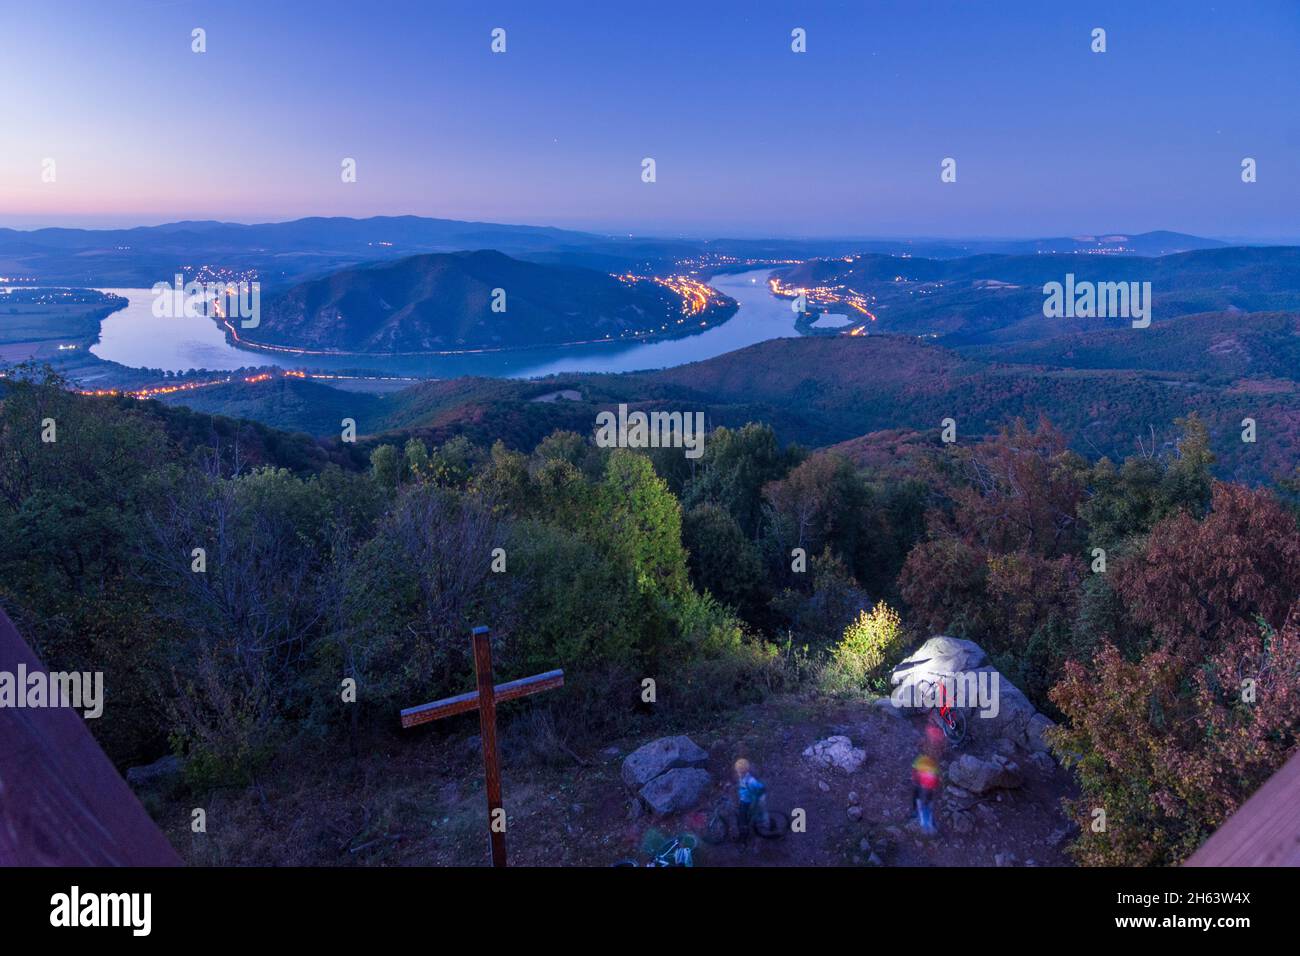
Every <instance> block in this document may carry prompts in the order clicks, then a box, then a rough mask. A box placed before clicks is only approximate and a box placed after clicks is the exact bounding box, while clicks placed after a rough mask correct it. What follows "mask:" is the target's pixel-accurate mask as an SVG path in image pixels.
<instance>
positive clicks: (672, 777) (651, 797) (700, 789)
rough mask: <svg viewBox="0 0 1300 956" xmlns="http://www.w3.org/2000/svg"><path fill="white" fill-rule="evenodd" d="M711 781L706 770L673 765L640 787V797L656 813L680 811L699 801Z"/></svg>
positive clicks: (688, 808)
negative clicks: (670, 768)
mask: <svg viewBox="0 0 1300 956" xmlns="http://www.w3.org/2000/svg"><path fill="white" fill-rule="evenodd" d="M711 782H712V778H711V777H710V776H709V774H708V771H705V770H699V769H697V768H695V767H674V768H673V769H672V770H669V771H666V772H665V773H661V774H660V775H659V776H657V777H655V778H654V779H653V780H651V781H650V782H649V783H647V784H646V785H645V786H644V787H642V788H641V799H642V800H644V801H645V803H646V806H648V807H649V808H650V809H651V810H652V811H654V812H655V813H657V814H665V813H681V812H682V811H683V810H690V809H691V808H692V807H694V806H695V805H696V804H697V803H699V802H700V798H701V797H703V796H704V791H705V790H707V789H708V788H709V784H710V783H711Z"/></svg>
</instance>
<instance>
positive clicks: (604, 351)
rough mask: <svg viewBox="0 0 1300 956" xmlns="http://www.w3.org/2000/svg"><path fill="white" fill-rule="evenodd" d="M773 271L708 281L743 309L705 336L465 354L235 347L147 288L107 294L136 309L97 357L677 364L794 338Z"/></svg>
mask: <svg viewBox="0 0 1300 956" xmlns="http://www.w3.org/2000/svg"><path fill="white" fill-rule="evenodd" d="M770 272H771V270H770V269H759V270H755V271H753V272H741V273H735V274H732V275H720V276H715V277H714V279H713V280H711V282H710V284H711V285H712V286H713V287H714V288H716V289H717V290H718V291H720V292H722V293H724V294H726V295H729V296H731V298H733V299H735V300H736V301H737V302H738V303H739V305H740V308H739V310H738V311H737V312H736V314H735V315H733V316H732V317H731V318H730V319H728V320H727V321H726V322H724V323H722V324H721V325H719V326H715V327H714V328H711V329H708V330H706V331H704V332H701V333H700V334H698V335H691V336H687V337H685V338H679V339H664V340H661V341H654V342H641V343H632V344H623V343H618V344H609V345H604V344H593V345H576V346H557V347H554V348H538V349H517V350H513V351H506V352H487V353H484V352H478V353H473V354H466V355H414V356H413V355H404V356H381V355H366V356H358V355H348V356H329V355H315V354H313V355H305V356H295V355H293V354H286V353H275V352H261V351H253V350H245V349H238V348H235V347H234V346H233V345H231V344H230V343H229V342H227V341H226V338H225V335H224V333H223V331H222V329H220V328H219V327H218V326H217V324H216V323H215V322H213V321H212V320H211V319H208V318H206V317H202V316H198V317H188V318H157V317H155V316H154V315H153V301H154V295H153V292H152V291H151V290H149V289H103V290H101V291H103V292H112V293H114V294H116V295H120V296H123V297H125V298H126V299H127V301H128V303H129V304H128V305H127V307H126V308H124V309H119V310H118V311H117V312H114V313H113V314H112V315H110V316H108V317H107V318H106V319H104V320H103V322H102V324H101V327H100V335H99V341H98V342H97V343H95V345H93V346H92V347H91V349H90V351H91V352H92V353H93V354H94V355H96V356H98V357H99V358H102V359H106V360H108V361H112V362H118V363H121V364H122V365H127V366H130V367H132V368H159V369H163V370H165V371H169V372H185V371H189V370H190V369H209V370H212V371H229V370H231V369H237V368H244V367H249V366H259V365H279V366H283V367H286V368H314V369H322V370H325V371H342V370H361V369H364V370H370V371H374V372H375V373H377V374H384V375H409V376H414V377H420V378H452V377H456V376H460V375H482V376H489V377H494V378H533V377H536V376H542V375H552V374H556V373H560V372H631V371H639V370H644V369H659V368H670V367H672V366H675V365H684V364H686V363H688V362H697V361H700V360H701V359H706V358H712V357H713V356H715V355H721V354H722V353H724V352H732V351H734V350H736V349H739V348H744V347H745V346H747V345H753V344H755V343H757V342H765V341H767V340H768V339H775V338H790V337H795V336H797V335H798V334H799V333H798V332H797V331H796V330H795V327H794V318H795V316H794V313H793V312H792V311H791V309H790V302H789V300H787V299H777V298H775V297H774V296H773V295H772V294H771V293H770V292H769V291H768V288H767V276H768V274H769V273H770Z"/></svg>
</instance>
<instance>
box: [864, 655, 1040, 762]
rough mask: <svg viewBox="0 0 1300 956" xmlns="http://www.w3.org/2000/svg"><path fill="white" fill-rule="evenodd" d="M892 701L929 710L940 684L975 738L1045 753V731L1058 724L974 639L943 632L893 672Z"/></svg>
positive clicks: (912, 708)
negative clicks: (1043, 733)
mask: <svg viewBox="0 0 1300 956" xmlns="http://www.w3.org/2000/svg"><path fill="white" fill-rule="evenodd" d="M889 682H890V684H891V685H893V690H892V691H891V692H890V700H891V702H892V703H893V705H894V707H895V708H896V709H897V710H899V712H915V711H917V710H928V709H930V708H931V707H933V706H934V704H935V696H936V694H937V693H938V687H939V685H940V684H943V685H944V686H945V687H946V688H947V690H948V691H949V692H950V694H951V696H950V697H949V698H948V700H949V703H950V704H951V705H952V706H955V707H960V708H962V709H963V710H965V712H966V732H967V734H968V735H969V736H970V738H971V739H972V740H978V741H985V742H989V743H991V742H993V741H996V740H999V739H1002V738H1005V739H1006V740H1009V741H1011V742H1012V743H1013V744H1015V745H1016V746H1017V747H1021V748H1024V749H1025V750H1028V751H1031V752H1039V753H1041V752H1046V751H1047V749H1048V748H1047V742H1046V740H1044V739H1043V736H1042V732H1043V731H1044V730H1046V729H1047V728H1048V727H1051V726H1053V724H1052V722H1051V721H1050V720H1049V719H1048V718H1047V717H1045V716H1043V715H1042V714H1040V713H1038V711H1037V709H1035V707H1034V705H1033V704H1032V703H1030V702H1029V698H1028V697H1026V696H1025V695H1024V694H1023V693H1022V692H1021V690H1020V688H1018V687H1017V686H1016V685H1015V684H1013V683H1011V681H1009V680H1007V679H1006V677H1004V676H1003V675H1002V674H1001V673H1000V672H999V671H998V670H997V669H996V668H995V667H992V666H991V665H990V664H989V663H988V658H987V655H986V654H985V653H984V649H983V648H981V647H980V646H979V645H978V644H976V643H975V642H974V641H967V640H963V639H962V638H957V637H946V636H943V635H939V636H937V637H932V638H930V639H929V640H928V641H926V642H925V643H924V644H922V645H921V646H920V647H919V648H918V649H917V650H916V652H915V653H913V654H911V655H910V656H909V657H907V658H905V659H904V660H903V661H902V662H901V663H899V665H898V666H897V667H895V668H894V670H893V671H892V672H891V673H890V675H889Z"/></svg>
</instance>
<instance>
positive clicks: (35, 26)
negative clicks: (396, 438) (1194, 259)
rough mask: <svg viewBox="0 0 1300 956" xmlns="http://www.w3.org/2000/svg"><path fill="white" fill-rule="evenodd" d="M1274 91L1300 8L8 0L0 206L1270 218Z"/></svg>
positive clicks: (808, 228)
mask: <svg viewBox="0 0 1300 956" xmlns="http://www.w3.org/2000/svg"><path fill="white" fill-rule="evenodd" d="M195 27H202V28H204V29H205V30H206V31H207V52H206V53H203V54H196V53H193V52H191V49H190V46H191V39H190V33H191V30H192V29H194V28H195ZM494 27H503V28H504V29H505V30H506V31H507V52H506V53H505V54H493V53H492V52H491V51H490V49H489V44H490V39H491V38H490V32H491V30H492V29H493V28H494ZM795 27H802V28H804V29H805V30H806V31H807V46H808V51H807V52H806V53H803V54H796V53H793V52H791V49H790V31H791V30H792V29H793V28H795ZM1094 27H1103V28H1105V30H1106V33H1107V37H1106V40H1107V52H1105V53H1102V54H1095V53H1092V52H1091V50H1090V43H1091V36H1090V34H1091V31H1092V29H1093V28H1094ZM1297 104H1300V3H1296V2H1294V0H1276V2H1266V0H1260V2H1255V0H1232V2H1228V0H1223V2H1216V3H1209V2H1202V0H1179V2H1164V0H1143V2H1141V3H1135V2H1132V0H1125V2H1120V3H1088V4H1083V3H1074V2H1070V3H1066V2H1051V0H1038V2H1023V3H1022V2H1019V0H997V2H995V3H972V2H951V3H948V2H925V0H911V2H891V3H884V2H862V0H858V2H843V3H840V2H829V0H803V2H788V3H775V2H766V0H744V2H742V0H720V2H711V0H691V2H682V3H679V2H675V0H672V2H670V0H601V2H595V0H584V2H551V0H526V2H515V3H491V2H472V0H465V2H442V0H419V2H405V0H368V2H364V3H363V2H357V0H348V2H341V0H312V2H306V0H256V2H245V0H205V2H200V0H195V2H186V0H156V2H147V0H114V2H111V3H105V2H102V0H84V2H65V0H40V2H20V0H0V112H2V114H3V119H0V226H11V227H19V228H30V227H33V226H38V225H67V226H118V225H139V224H147V223H157V222H166V221H171V220H177V219H190V218H201V219H224V220H235V221H243V222H254V221H271V220H282V219H292V218H297V217H299V216H306V215H350V216H368V215H396V214H404V213H415V214H420V215H429V216H441V217H447V218H454V219H481V220H489V221H495V222H519V223H537V224H549V225H556V226H564V227H570V228H582V229H591V230H594V231H599V232H624V233H627V232H633V233H638V234H647V233H653V234H659V235H679V234H681V235H696V236H700V235H704V236H707V235H783V236H813V235H820V236H825V235H854V236H898V235H913V236H1049V235H1071V234H1080V233H1090V232H1111V231H1130V232H1138V231H1145V230H1150V229H1174V230H1179V231H1184V232H1192V233H1197V234H1201V235H1211V236H1218V237H1235V238H1256V239H1279V238H1290V239H1293V238H1296V237H1297V236H1300V216H1297V213H1300V107H1298V105H1297ZM647 156H649V157H654V159H655V160H656V163H657V172H658V181H657V182H655V183H653V184H646V183H643V182H642V181H641V175H640V174H641V160H642V158H643V157H647ZM1248 156H1249V157H1253V158H1254V159H1256V160H1257V162H1258V177H1259V181H1258V182H1256V183H1253V184H1249V185H1247V184H1243V183H1242V181H1241V161H1242V158H1243V157H1248ZM344 157H353V158H355V159H356V161H357V182H356V183H346V184H345V183H343V182H342V181H341V178H340V162H341V161H342V159H343V158H344ZM945 157H953V158H955V159H956V160H957V182H956V183H950V184H945V183H941V182H940V179H939V167H940V162H941V160H942V159H944V158H945ZM47 158H52V159H54V160H55V164H56V165H55V169H56V180H55V182H53V183H46V182H42V181H41V171H42V162H43V161H44V160H45V159H47Z"/></svg>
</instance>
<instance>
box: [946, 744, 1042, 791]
mask: <svg viewBox="0 0 1300 956" xmlns="http://www.w3.org/2000/svg"><path fill="white" fill-rule="evenodd" d="M948 779H949V780H950V781H951V782H952V783H954V784H956V785H957V786H958V787H960V788H961V789H963V790H967V791H969V792H971V793H987V792H988V791H990V790H997V789H1011V788H1013V787H1018V786H1020V785H1021V784H1022V783H1023V782H1024V781H1023V779H1022V778H1021V776H1020V771H1019V768H1017V767H1016V765H1015V764H1014V763H1011V762H1009V761H1005V759H1004V761H1002V762H1000V761H998V760H996V759H993V760H982V759H981V758H979V757H976V756H975V755H974V754H962V755H961V759H960V760H958V761H956V762H955V763H953V764H951V765H950V766H949V767H948Z"/></svg>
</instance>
